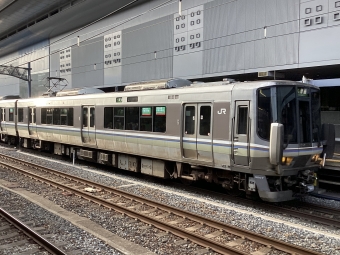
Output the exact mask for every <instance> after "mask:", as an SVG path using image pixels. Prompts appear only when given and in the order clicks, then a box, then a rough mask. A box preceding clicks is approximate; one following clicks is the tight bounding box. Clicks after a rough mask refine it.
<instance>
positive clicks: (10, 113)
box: [8, 108, 14, 121]
mask: <svg viewBox="0 0 340 255" xmlns="http://www.w3.org/2000/svg"><path fill="white" fill-rule="evenodd" d="M8 121H14V108H9V115H8Z"/></svg>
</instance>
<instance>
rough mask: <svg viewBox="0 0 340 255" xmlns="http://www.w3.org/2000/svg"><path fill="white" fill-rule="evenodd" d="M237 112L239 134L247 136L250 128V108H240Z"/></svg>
mask: <svg viewBox="0 0 340 255" xmlns="http://www.w3.org/2000/svg"><path fill="white" fill-rule="evenodd" d="M237 111H238V115H237V116H238V120H237V121H238V122H237V133H238V134H239V135H246V134H247V126H248V107H246V106H239V107H238V110H237Z"/></svg>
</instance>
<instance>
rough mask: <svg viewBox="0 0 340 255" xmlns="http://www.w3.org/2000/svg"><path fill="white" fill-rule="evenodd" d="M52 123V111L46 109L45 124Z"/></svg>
mask: <svg viewBox="0 0 340 255" xmlns="http://www.w3.org/2000/svg"><path fill="white" fill-rule="evenodd" d="M52 123H53V109H51V108H50V109H46V124H52Z"/></svg>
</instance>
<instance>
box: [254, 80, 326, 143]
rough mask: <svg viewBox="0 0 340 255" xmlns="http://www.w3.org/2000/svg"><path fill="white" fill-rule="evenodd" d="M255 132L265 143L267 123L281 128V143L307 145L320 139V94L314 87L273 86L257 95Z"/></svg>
mask: <svg viewBox="0 0 340 255" xmlns="http://www.w3.org/2000/svg"><path fill="white" fill-rule="evenodd" d="M257 98H258V108H257V116H258V118H257V133H258V135H259V137H261V138H263V139H265V140H269V137H270V124H271V123H273V122H277V123H282V124H283V125H284V143H285V144H302V143H303V144H310V143H312V142H319V140H320V131H321V130H320V127H321V118H320V93H319V90H318V89H316V88H310V87H305V86H303V85H301V86H276V87H270V88H263V89H259V90H258V93H257Z"/></svg>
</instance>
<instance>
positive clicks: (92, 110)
mask: <svg viewBox="0 0 340 255" xmlns="http://www.w3.org/2000/svg"><path fill="white" fill-rule="evenodd" d="M94 118H95V110H94V107H91V108H90V127H94Z"/></svg>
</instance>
